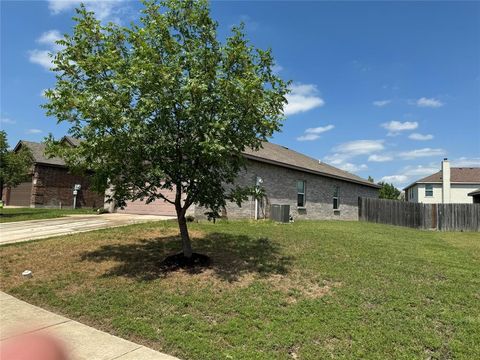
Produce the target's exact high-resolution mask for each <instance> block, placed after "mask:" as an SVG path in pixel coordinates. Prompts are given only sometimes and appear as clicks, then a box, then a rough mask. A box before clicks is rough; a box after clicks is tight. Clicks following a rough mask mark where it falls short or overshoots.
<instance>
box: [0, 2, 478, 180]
mask: <svg viewBox="0 0 480 360" xmlns="http://www.w3.org/2000/svg"><path fill="white" fill-rule="evenodd" d="M78 3H79V2H78V1H68V0H67V1H65V0H64V1H59V0H51V1H2V2H1V99H0V100H1V103H0V105H1V108H0V112H1V114H0V115H1V124H0V125H1V128H2V129H3V130H5V131H7V133H8V138H9V142H10V144H11V145H14V144H15V143H16V142H17V141H18V140H19V139H26V140H32V141H40V140H42V139H43V137H45V136H46V135H47V134H48V133H50V132H51V133H53V134H54V135H55V136H61V135H63V134H65V131H66V126H65V125H57V124H56V121H55V119H51V118H47V117H46V116H45V114H44V111H43V110H42V109H41V108H40V104H41V103H42V102H44V98H43V97H42V92H43V90H44V89H46V88H49V87H51V86H53V84H54V76H53V75H52V73H51V72H49V71H48V70H47V68H48V65H49V60H48V57H47V56H46V54H47V53H48V52H52V51H55V44H54V41H55V40H56V39H57V38H58V36H59V35H60V34H61V33H68V32H70V31H71V27H72V20H71V16H72V15H73V8H74V7H75V6H76V5H78ZM87 6H88V7H90V8H91V9H93V10H95V11H96V13H97V14H98V16H99V17H101V18H102V19H103V20H105V21H108V20H112V21H117V22H121V23H123V24H127V23H129V21H130V20H132V19H135V18H136V16H137V13H138V9H139V7H140V6H139V4H138V3H137V2H133V1H130V2H129V1H121V0H118V1H109V2H106V1H89V2H87ZM212 15H213V16H214V17H215V18H216V19H217V20H218V21H219V23H220V28H219V35H220V36H221V37H222V38H223V37H224V36H225V35H226V34H228V31H229V28H230V27H231V25H233V24H236V23H239V22H240V21H244V22H245V23H246V29H247V32H248V37H249V38H250V39H251V41H252V43H253V44H254V45H256V46H258V47H261V48H267V47H271V48H272V49H273V52H274V55H275V58H276V60H277V67H276V68H277V69H276V70H277V72H278V74H279V75H281V76H282V77H283V78H285V79H290V80H292V81H293V86H292V93H291V95H290V96H289V102H290V103H289V105H288V106H287V107H286V108H285V113H286V115H287V120H286V121H285V123H284V126H283V130H282V132H281V133H278V134H276V135H275V136H274V139H273V140H272V141H273V142H275V143H278V144H282V145H285V146H288V147H290V148H292V149H295V150H297V151H300V152H303V153H305V154H307V155H310V156H312V157H315V158H317V159H320V160H322V161H325V162H328V163H330V164H332V165H334V166H337V167H340V168H343V169H346V170H348V171H351V172H354V173H356V174H358V175H360V176H364V177H367V176H368V175H371V176H373V177H374V178H375V180H376V181H379V180H381V179H384V180H387V181H389V182H393V183H394V184H396V185H397V186H403V185H406V184H407V183H409V182H411V181H413V180H415V179H417V178H419V177H422V176H425V175H428V174H431V173H433V172H435V171H438V169H439V166H440V161H441V160H442V159H443V158H444V157H448V158H449V159H450V160H451V161H452V163H453V165H454V166H480V2H472V1H470V2H460V1H455V2H427V1H424V2H391V1H385V2H378V1H377V2H360V1H356V2H343V1H341V2H322V1H317V2H314V1H310V2H299V1H295V2H293V1H292V2H289V1H257V2H248V1H238V2H234V1H216V2H213V3H212Z"/></svg>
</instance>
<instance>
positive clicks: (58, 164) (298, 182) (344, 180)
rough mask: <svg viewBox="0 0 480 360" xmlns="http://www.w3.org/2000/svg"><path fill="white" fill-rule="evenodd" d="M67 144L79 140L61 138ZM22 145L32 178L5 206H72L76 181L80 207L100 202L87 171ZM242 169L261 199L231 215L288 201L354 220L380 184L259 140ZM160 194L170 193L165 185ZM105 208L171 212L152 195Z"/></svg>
mask: <svg viewBox="0 0 480 360" xmlns="http://www.w3.org/2000/svg"><path fill="white" fill-rule="evenodd" d="M64 141H66V142H67V143H68V144H69V145H71V146H77V145H78V140H76V139H73V138H70V137H65V138H64ZM21 146H27V147H28V148H29V149H30V150H31V151H32V153H33V155H34V158H35V165H34V167H33V172H32V180H31V181H29V182H26V183H23V184H21V185H20V186H18V187H17V188H14V189H9V190H8V191H7V194H6V201H7V204H8V205H22V206H31V207H58V206H60V205H62V206H71V205H72V202H73V194H72V191H73V187H74V185H75V184H80V185H81V187H82V190H81V191H80V193H79V195H78V198H77V201H78V204H79V205H80V206H83V207H100V206H102V204H103V202H104V196H103V194H102V195H100V194H97V193H95V192H93V191H91V190H90V188H89V182H88V176H87V177H84V176H83V177H82V176H78V175H74V174H71V173H70V172H69V171H68V169H67V168H66V166H65V163H64V161H63V160H62V159H60V158H47V157H46V156H45V154H44V151H45V145H43V144H39V143H33V142H28V141H20V142H19V143H18V145H17V146H16V147H15V149H16V150H18V149H19V148H20V147H21ZM244 156H245V157H246V159H247V166H246V170H244V171H242V172H240V173H239V174H238V179H237V181H236V185H240V186H254V185H255V184H260V183H261V187H262V188H263V189H264V190H265V195H266V196H265V197H264V198H263V199H260V200H257V201H256V200H255V199H253V198H249V199H248V200H247V201H246V202H244V203H243V204H242V206H241V207H238V206H237V205H236V204H234V203H228V204H227V206H226V207H225V209H224V210H223V212H222V213H223V214H222V215H223V216H225V217H227V218H230V219H255V218H264V217H266V218H268V217H269V215H270V214H269V210H270V205H271V204H280V205H286V204H288V205H290V213H291V215H292V216H293V217H294V218H296V219H342V220H356V219H358V197H359V196H362V197H378V190H379V188H380V187H379V186H378V185H376V184H373V183H371V182H369V181H367V180H365V179H363V178H361V177H359V176H356V175H354V174H351V173H349V172H347V171H344V170H340V169H338V168H336V167H333V166H330V165H328V164H325V163H323V162H320V161H318V160H316V159H313V158H311V157H308V156H306V155H303V154H300V153H298V152H296V151H293V150H291V149H288V148H286V147H284V146H280V145H276V144H272V143H269V142H265V143H263V148H261V149H260V150H259V151H256V152H254V151H251V150H249V151H245V152H244ZM162 193H163V195H165V196H166V197H169V198H172V199H173V198H174V194H173V192H171V191H168V190H162ZM105 207H106V208H108V209H109V210H110V211H117V212H124V213H133V214H156V215H175V214H176V213H175V208H174V206H173V205H172V204H170V203H167V202H165V201H161V200H157V201H154V202H152V203H149V204H146V203H145V202H144V201H141V200H136V201H131V202H128V203H127V206H126V207H125V208H124V209H115V208H114V207H112V204H105ZM206 211H207V210H206V209H204V208H201V207H199V206H195V205H192V206H191V207H190V209H189V211H188V214H189V215H193V216H195V217H196V218H204V217H205V212H206Z"/></svg>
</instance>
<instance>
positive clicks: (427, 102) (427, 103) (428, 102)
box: [416, 97, 443, 108]
mask: <svg viewBox="0 0 480 360" xmlns="http://www.w3.org/2000/svg"><path fill="white" fill-rule="evenodd" d="M416 104H417V106H419V107H432V108H438V107H441V106H443V103H442V102H441V101H440V100H438V99H434V98H426V97H421V98H420V99H418V100H417V102H416Z"/></svg>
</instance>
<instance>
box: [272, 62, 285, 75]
mask: <svg viewBox="0 0 480 360" xmlns="http://www.w3.org/2000/svg"><path fill="white" fill-rule="evenodd" d="M282 70H283V66H282V65H280V64H278V63H277V64H274V65H273V66H272V71H273V73H274V74H278V73H279V72H280V71H282Z"/></svg>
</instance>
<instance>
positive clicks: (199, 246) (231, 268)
mask: <svg viewBox="0 0 480 360" xmlns="http://www.w3.org/2000/svg"><path fill="white" fill-rule="evenodd" d="M180 244H181V240H180V238H179V237H178V236H165V237H157V238H150V239H142V240H140V241H138V242H135V243H129V244H114V245H104V246H102V247H100V248H98V249H96V250H94V251H89V252H85V253H83V254H82V255H81V260H82V261H93V262H98V263H100V262H103V261H112V260H113V261H117V262H119V264H118V265H116V266H114V267H113V268H112V269H110V270H109V271H108V272H107V273H105V274H104V275H102V276H105V277H110V276H125V277H130V278H135V279H138V280H144V281H149V280H154V279H157V278H161V277H165V276H167V275H168V274H169V273H171V272H173V271H176V270H177V269H172V268H168V267H164V266H162V261H163V260H164V259H165V258H166V257H167V256H169V255H172V254H174V253H178V252H179V251H180ZM192 246H193V248H194V249H195V251H196V252H197V253H200V254H205V255H208V256H209V257H210V259H211V263H210V264H209V266H208V267H192V268H187V269H186V271H187V272H189V273H192V274H195V273H200V272H202V271H204V270H205V269H211V270H213V271H214V273H215V274H216V275H217V276H218V277H219V278H220V279H222V280H225V281H228V282H234V281H237V280H238V279H239V278H240V277H241V276H243V275H245V274H248V273H257V274H259V275H260V276H267V275H270V274H286V273H288V270H289V268H290V265H291V262H292V257H290V256H284V255H283V254H282V252H281V247H280V246H279V245H278V244H276V243H275V242H272V241H271V240H270V239H268V238H253V237H249V236H246V235H232V234H225V233H210V234H208V235H206V236H205V237H203V238H196V239H192Z"/></svg>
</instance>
